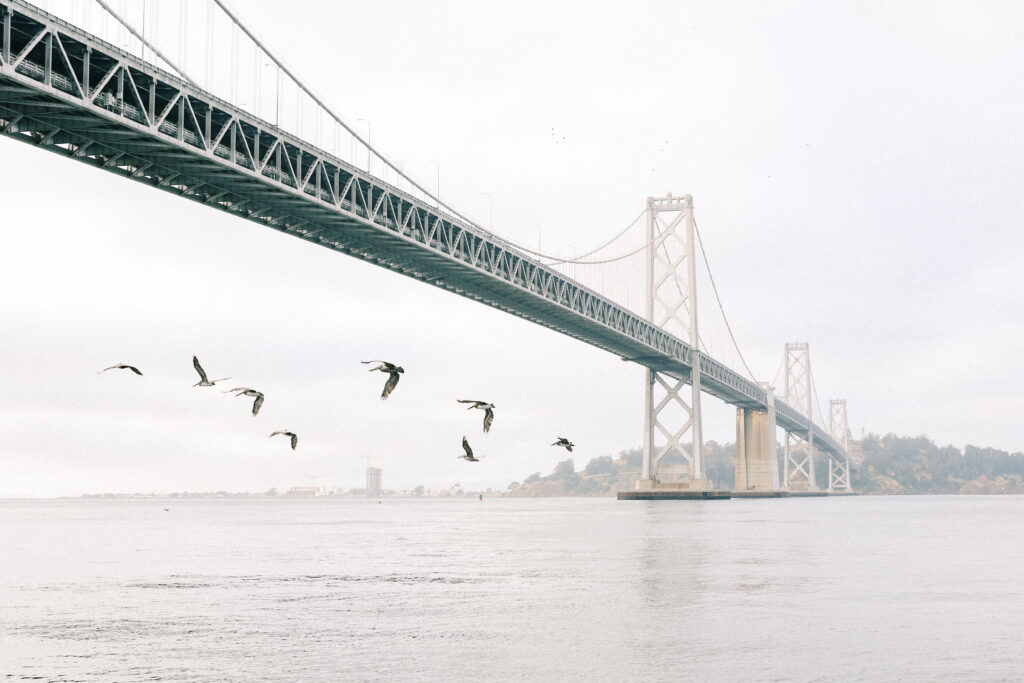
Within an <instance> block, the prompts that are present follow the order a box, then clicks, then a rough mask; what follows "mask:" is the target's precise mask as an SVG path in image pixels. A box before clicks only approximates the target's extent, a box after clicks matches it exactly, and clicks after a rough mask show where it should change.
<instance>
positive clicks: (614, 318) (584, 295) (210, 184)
mask: <svg viewBox="0 0 1024 683" xmlns="http://www.w3.org/2000/svg"><path fill="white" fill-rule="evenodd" d="M0 134H2V135H4V136H7V137H9V138H12V139H15V140H19V141H22V142H25V143H27V144H30V145H33V146H35V147H38V148H40V149H45V150H48V151H51V152H55V153H57V154H61V155H62V156H65V157H67V158H70V159H74V160H76V161H80V162H82V163H86V164H90V165H92V166H95V167H97V168H101V169H103V170H106V171H109V172H111V173H116V174H118V175H121V176H124V177H126V178H130V179H132V180H135V181H137V182H140V183H145V184H147V185H150V186H152V187H156V188H159V189H161V190H164V191H166V192H170V193H173V194H175V195H178V196H180V197H184V198H186V199H191V200H192V201H196V202H201V203H203V204H205V205H207V206H210V207H212V208H215V209H219V210H221V211H225V212H228V213H230V214H233V215H235V216H239V217H241V218H244V219H246V220H249V221H253V222H255V223H258V224H260V225H264V226H266V227H270V228H273V229H275V230H280V231H282V232H287V233H289V234H291V235H294V236H296V237H299V238H301V239H304V240H307V241H309V242H313V243H315V244H319V245H321V246H324V247H327V248H329V249H333V250H335V251H338V252H341V253H344V254H348V255H350V256H354V257H356V258H359V259H361V260H364V261H368V262H371V263H375V264H377V265H380V266H383V267H385V268H388V269H390V270H393V271H396V272H399V273H402V274H404V275H406V276H409V277H412V278H415V279H418V280H421V281H423V282H427V283H430V284H432V285H435V286H437V287H441V288H444V289H446V290H448V291H451V292H454V293H456V294H459V295H461V296H465V297H468V298H471V299H474V300H476V301H480V302H483V303H486V304H487V305H489V306H493V307H495V308H499V309H501V310H504V311H506V312H509V313H512V314H513V315H517V316H519V317H522V318H525V319H527V320H531V321H533V322H535V323H537V324H540V325H544V326H546V327H549V328H551V329H554V330H557V331H559V332H561V333H563V334H566V335H568V336H570V337H573V338H575V339H578V340H581V341H584V342H586V343H588V344H592V345H594V346H597V347H598V348H602V349H605V350H607V351H610V352H612V353H615V354H618V355H620V356H621V357H623V358H624V359H626V360H630V361H635V362H637V363H640V364H642V365H644V366H646V367H648V368H650V369H652V370H655V371H657V372H659V373H663V374H667V375H669V376H671V377H675V378H677V379H685V378H687V377H688V376H689V374H690V368H691V364H692V363H693V361H694V359H695V358H697V362H698V368H699V372H700V375H701V380H702V388H703V390H704V391H707V392H708V393H710V394H712V395H714V396H717V397H718V398H721V399H722V400H723V401H726V402H728V403H732V404H734V405H747V406H753V407H762V408H763V407H764V406H765V404H766V400H767V398H766V395H765V391H764V389H763V388H762V387H760V386H758V385H757V384H756V383H754V382H753V381H751V380H748V379H746V378H744V377H743V376H741V375H739V374H738V373H736V372H734V371H733V370H731V369H730V368H728V367H727V366H725V365H723V364H721V363H719V362H717V361H715V360H713V359H711V358H708V357H707V356H704V355H702V354H697V353H694V350H693V349H692V348H691V347H690V346H689V345H687V344H686V343H684V342H683V341H682V340H680V339H678V338H677V337H675V336H673V335H672V334H670V333H668V332H665V331H664V330H660V329H658V328H657V327H656V326H655V325H653V324H651V323H650V322H648V321H646V320H643V319H642V318H640V317H638V316H636V315H634V314H633V313H632V312H630V311H628V310H626V309H625V308H623V307H621V306H618V305H616V304H614V303H613V302H611V301H609V300H608V299H606V298H604V297H602V296H600V295H599V294H597V293H596V292H594V291H592V290H589V289H587V288H585V287H582V286H580V285H579V284H577V283H576V282H574V281H572V280H569V279H567V278H565V277H564V276H562V275H560V274H559V273H558V272H556V271H554V270H552V269H550V268H547V267H545V266H543V265H541V264H540V263H538V262H537V261H536V260H533V259H531V258H529V257H528V256H526V255H525V254H523V253H522V252H520V251H519V250H517V249H515V248H514V247H512V246H511V245H510V244H508V243H507V242H505V241H504V240H502V239H501V238H499V237H497V236H495V235H493V234H491V233H488V232H487V231H485V230H483V229H481V228H479V227H477V226H474V225H471V224H469V223H467V222H464V221H461V220H459V219H456V218H454V217H452V216H450V215H448V214H446V213H442V212H440V211H438V210H437V209H436V208H433V207H431V206H429V205H428V204H426V203H425V202H423V201H421V200H419V199H417V198H416V197H413V196H412V195H410V194H408V193H406V192H403V191H401V190H399V189H397V188H395V187H393V186H391V185H389V184H387V183H385V182H383V181H382V180H380V179H379V178H376V177H374V176H371V175H369V174H367V173H365V172H362V171H360V170H358V169H356V168H355V167H353V166H352V165H350V164H348V163H346V162H344V161H342V160H340V159H338V158H336V157H334V156H332V155H330V154H327V153H326V152H324V151H323V150H320V149H318V148H316V147H314V146H312V145H310V144H308V143H306V142H304V141H302V140H301V139H298V138H296V137H294V136H292V135H290V134H288V133H286V132H284V131H282V130H280V129H279V128H277V127H275V126H273V125H272V124H270V123H268V122H266V121H264V120H262V119H260V118H258V117H256V116H253V115H251V114H249V113H247V112H245V111H243V110H241V109H239V108H237V107H235V106H233V105H231V104H229V103H228V102H225V101H223V100H221V99H219V98H216V97H214V96H212V95H210V94H209V93H206V92H204V91H202V90H200V89H198V88H196V87H194V86H192V85H190V84H188V83H187V82H185V81H184V80H182V79H181V78H179V77H177V76H174V75H172V74H170V73H168V72H166V71H163V70H161V69H159V68H158V67H155V66H153V65H152V64H149V63H148V62H144V61H142V60H140V59H139V58H137V57H135V56H133V55H131V54H128V53H126V52H124V51H122V50H120V49H118V48H117V47H115V46H113V45H111V44H109V43H107V42H105V41H103V40H100V39H99V38H96V37H95V36H92V35H91V34H88V33H86V32H84V31H82V30H80V29H78V28H77V27H75V26H72V25H70V24H68V23H66V22H64V21H62V20H60V19H57V18H56V17H53V16H52V15H49V14H47V13H46V12H43V11H41V10H39V9H38V8H36V7H35V6H33V5H29V4H28V3H26V2H24V1H23V0H0ZM0 163H3V161H2V157H0ZM775 407H776V412H777V414H778V419H779V424H780V426H782V427H783V428H785V429H787V430H792V431H793V432H794V433H803V434H813V438H814V439H815V442H816V443H819V444H820V445H821V447H823V448H826V449H834V450H835V451H836V452H837V453H838V452H839V445H838V444H836V443H835V442H834V441H833V440H832V439H831V438H830V437H829V436H828V434H827V433H826V431H825V430H824V429H823V428H822V427H820V426H818V425H816V424H814V423H813V421H811V420H809V419H808V418H806V417H805V416H803V415H801V414H800V413H799V412H797V411H796V410H793V409H792V408H790V407H789V406H787V405H785V404H784V403H782V402H777V403H776V406H775Z"/></svg>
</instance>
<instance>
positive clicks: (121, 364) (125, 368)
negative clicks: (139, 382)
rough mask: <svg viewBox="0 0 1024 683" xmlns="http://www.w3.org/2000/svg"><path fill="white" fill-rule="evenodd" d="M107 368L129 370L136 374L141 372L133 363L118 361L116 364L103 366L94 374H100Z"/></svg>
mask: <svg viewBox="0 0 1024 683" xmlns="http://www.w3.org/2000/svg"><path fill="white" fill-rule="evenodd" d="M107 370H131V371H132V372H134V373H135V374H136V375H141V374H142V373H141V372H139V369H138V368H137V367H135V366H134V365H125V364H124V363H118V364H117V365H111V366H110V367H109V368H103V369H102V370H100V371H99V372H97V373H96V374H97V375H101V374H103V373H104V372H106V371H107Z"/></svg>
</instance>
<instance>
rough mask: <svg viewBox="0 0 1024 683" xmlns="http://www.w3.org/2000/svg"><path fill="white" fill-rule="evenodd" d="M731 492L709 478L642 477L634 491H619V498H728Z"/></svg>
mask: <svg viewBox="0 0 1024 683" xmlns="http://www.w3.org/2000/svg"><path fill="white" fill-rule="evenodd" d="M729 496H730V494H729V492H728V491H722V490H719V489H714V488H712V486H711V481H710V480H708V479H690V480H688V481H680V482H665V483H663V482H659V481H651V480H649V479H641V480H640V481H638V482H637V483H636V488H635V489H633V490H632V491H619V493H618V499H619V500H728V499H729Z"/></svg>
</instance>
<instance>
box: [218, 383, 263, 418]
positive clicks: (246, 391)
mask: <svg viewBox="0 0 1024 683" xmlns="http://www.w3.org/2000/svg"><path fill="white" fill-rule="evenodd" d="M232 392H236V393H235V396H251V397H253V398H255V399H256V400H255V401H253V402H252V416H253V417H256V414H257V413H258V412H260V406H262V405H263V394H262V393H261V392H259V391H256V390H255V389H250V388H249V387H235V388H234V389H230V390H228V391H225V392H224V393H225V394H230V393H232Z"/></svg>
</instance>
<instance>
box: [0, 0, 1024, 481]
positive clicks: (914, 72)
mask: <svg viewBox="0 0 1024 683" xmlns="http://www.w3.org/2000/svg"><path fill="white" fill-rule="evenodd" d="M234 4H236V5H238V4H239V3H234ZM239 6H240V9H242V10H243V15H244V17H245V19H246V20H247V21H248V22H249V23H250V24H251V25H252V27H253V28H254V29H255V30H256V32H257V33H258V34H259V35H261V36H262V37H263V38H264V39H265V40H266V41H267V42H268V43H269V44H270V46H271V47H272V48H274V49H275V50H276V51H277V52H278V53H279V54H280V55H281V56H282V57H283V58H284V59H285V61H286V62H287V63H288V64H290V65H292V66H294V67H295V68H296V70H297V71H298V72H299V73H300V74H301V75H302V77H303V78H304V79H305V80H306V81H307V82H308V83H309V84H311V85H312V86H313V87H314V88H315V89H316V90H317V91H318V92H319V93H322V94H323V95H324V97H325V98H326V99H327V100H328V101H329V102H331V103H333V104H334V106H335V107H336V108H337V110H338V111H339V112H340V113H341V114H342V115H343V116H345V117H346V118H347V119H348V120H349V121H351V122H352V123H353V125H364V126H365V124H357V123H356V122H357V120H358V119H365V120H368V121H370V122H371V126H372V137H373V142H374V143H375V145H377V146H379V147H380V148H382V150H383V151H384V152H385V153H387V154H389V155H390V156H392V157H393V158H395V159H398V160H400V162H401V163H402V164H404V166H405V167H406V168H407V169H408V170H409V171H410V172H411V173H412V174H414V175H416V176H418V177H419V178H421V179H423V181H424V184H425V185H428V186H432V185H433V183H434V182H436V176H435V173H436V169H435V166H434V165H433V164H431V163H429V162H430V160H435V161H437V162H438V163H439V165H440V176H441V182H440V185H441V194H442V196H443V197H444V198H445V199H446V200H447V201H449V202H450V203H451V204H452V205H454V206H456V207H458V208H460V209H461V210H462V211H464V212H465V213H467V214H469V215H472V216H475V217H476V218H478V219H479V220H481V221H482V222H484V223H486V222H487V221H488V220H489V200H488V198H487V197H486V195H485V194H484V193H487V194H490V195H491V196H492V197H493V214H494V220H493V222H494V229H495V231H496V232H498V233H499V234H501V235H503V236H506V237H509V238H511V239H514V240H517V241H521V242H524V243H528V244H536V241H537V238H538V232H539V231H541V232H542V234H543V242H544V244H545V245H552V246H553V247H554V246H557V247H559V248H569V247H570V246H571V247H572V248H575V249H576V251H577V252H581V251H583V250H584V249H587V248H589V247H592V246H594V245H596V244H598V243H600V242H603V241H604V240H605V239H606V238H608V237H609V236H611V235H612V234H614V233H615V232H617V231H618V230H619V229H621V228H622V227H623V225H625V223H627V222H628V221H629V220H631V219H632V218H633V216H635V215H636V214H637V213H638V212H639V211H640V209H641V208H642V207H643V204H644V201H645V198H646V197H647V196H649V195H663V194H665V193H666V192H673V193H674V194H686V193H689V194H692V195H693V197H694V203H695V213H696V215H697V218H698V221H699V223H700V226H701V232H702V235H703V238H704V243H705V247H706V249H707V252H708V258H709V259H710V261H711V265H712V268H713V270H714V273H715V278H716V282H717V284H718V288H719V291H720V294H721V297H722V300H723V303H724V305H725V308H726V312H727V314H728V316H729V321H730V323H731V324H732V326H733V330H734V332H735V334H736V337H737V340H738V341H739V344H740V346H741V348H742V349H743V353H744V355H745V356H746V358H747V361H748V362H749V363H750V365H751V368H752V369H753V371H754V372H755V373H756V374H758V375H759V377H760V378H761V379H767V380H770V379H772V378H773V376H774V375H775V372H776V369H777V368H778V365H779V363H780V362H781V360H782V354H783V347H784V344H785V342H787V341H806V342H809V343H810V348H811V364H812V369H813V374H814V381H815V385H816V387H817V392H818V396H819V399H820V400H821V402H822V404H823V408H824V410H826V411H827V409H828V406H827V401H828V399H830V398H845V399H847V401H848V414H849V422H850V427H851V430H852V431H853V432H854V433H855V434H856V435H858V436H859V435H860V433H861V431H862V430H866V431H867V432H876V433H887V432H895V433H898V434H906V435H922V434H923V435H927V436H929V437H930V438H932V439H934V440H936V441H937V442H939V443H940V444H943V445H944V444H949V443H951V444H953V445H955V446H958V447H963V446H964V445H965V444H974V445H979V446H993V447H996V448H1000V449H1004V450H1009V451H1021V450H1022V449H1024V420H1022V419H1021V417H1020V411H1021V408H1022V403H1021V400H1020V395H1021V389H1020V387H1021V386H1024V362H1022V360H1021V357H1020V353H1019V346H1020V341H1021V339H1024V304H1022V303H1021V302H1022V300H1024V298H1022V295H1024V268H1022V265H1024V239H1022V238H1021V236H1020V222H1021V221H1020V218H1019V216H1021V215H1022V209H1024V206H1022V204H1024V192H1022V182H1021V181H1022V178H1024V174H1022V164H1024V135H1022V133H1024V130H1022V129H1024V89H1022V88H1021V87H1020V83H1021V79H1022V77H1024V35H1022V34H1024V16H1022V15H1024V7H1022V6H1021V5H1019V4H1018V3H1010V2H1007V3H996V2H974V1H972V2H961V3H937V2H900V3H882V2H877V3H868V2H859V3H840V2H830V3H819V2H766V3H728V2H707V3H704V2H666V3H626V4H622V3H615V4H614V5H613V4H611V3H583V2H580V3H561V2H543V3H531V2H517V3H504V4H503V5H501V6H495V5H493V4H492V3H481V2H437V3H415V2H407V3H406V2H375V3H352V2H322V3H316V2H299V1H297V0H295V1H293V2H290V3H288V4H287V6H285V5H284V4H276V3H272V2H269V1H263V2H257V1H252V2H246V3H245V4H244V6H243V5H239ZM552 130H554V131H556V132H557V134H558V136H564V140H560V139H559V137H557V136H555V135H552ZM0 232H2V237H3V247H4V248H3V249H2V250H0V377H2V381H0V495H4V496H12V495H77V494H79V493H83V492H101V491H175V490H184V489H188V490H194V491H195V490H211V489H229V490H254V491H256V490H265V489H267V488H269V487H271V486H276V487H278V488H286V487H288V486H294V485H304V484H309V483H311V482H312V481H314V479H315V481H316V483H318V484H328V485H342V486H346V487H351V486H361V485H362V483H363V482H364V475H363V472H364V468H365V466H366V462H367V460H366V458H367V457H368V458H370V460H371V461H372V462H373V463H374V464H376V465H378V466H380V467H382V468H383V469H384V483H385V486H388V487H412V486H415V485H417V484H424V485H425V486H428V487H438V486H446V485H450V484H452V483H454V482H460V483H462V484H463V486H471V487H481V488H486V487H488V486H490V487H494V488H504V486H505V485H507V484H508V482H510V481H513V480H521V479H522V478H523V477H525V476H526V475H528V474H529V473H531V472H534V471H540V472H542V473H545V474H546V473H548V472H550V470H551V469H552V468H553V467H554V465H555V463H556V462H557V461H558V460H561V459H563V458H564V456H565V452H564V451H561V450H560V449H555V448H551V447H549V446H548V444H550V443H551V442H552V441H554V440H555V437H556V436H567V437H569V438H571V439H572V440H573V441H575V442H576V443H577V444H578V448H577V453H576V464H577V466H578V467H582V466H584V465H585V464H586V463H587V462H588V461H589V460H590V459H591V458H593V457H596V456H600V455H605V454H613V453H617V452H618V451H619V450H621V449H623V448H629V447H634V446H638V445H639V444H640V442H641V426H642V420H643V401H642V392H641V390H642V371H641V370H640V369H639V368H638V367H637V366H633V365H630V364H627V363H623V362H622V361H621V360H619V359H618V358H617V357H615V356H613V355H611V354H607V353H605V352H602V351H598V350H596V349H593V348H590V347H587V346H585V345H583V344H580V343H579V342H575V341H573V340H570V339H568V338H565V337H562V336H560V335H558V334H556V333H554V332H551V331H548V330H546V329H542V328H540V327H537V326H535V325H532V324H530V323H527V322H524V321H521V320H519V319H516V318H514V317H512V316H509V315H507V314H504V313H501V312H498V311H496V310H492V309H489V308H487V307H485V306H483V305H481V304H478V303H475V302H471V301H468V300H464V299H461V298H459V297H457V296H453V295H451V294H448V293H446V292H443V291H441V290H438V289H434V288H432V287H430V286H428V285H424V284H421V283H418V282H415V281H412V280H409V279H406V278H403V277H400V276H397V275H395V274H393V273H390V272H388V271H385V270H382V269H380V268H378V267H375V266H370V265H367V264H364V263H362V262H360V261H357V260H355V259H352V258H348V257H345V256H342V255H340V254H337V253H334V252H331V251H329V250H326V249H323V248H320V247H316V246H314V245H310V244H307V243H305V242H302V241H300V240H298V239H295V238H292V237H289V236H287V235H284V234H280V233H277V232H275V231H272V230H268V229H265V228H260V227H258V226H256V225H254V224H250V223H246V222H244V221H242V220H239V219H237V218H233V217H229V216H227V215H224V214H221V213H219V212H216V211H213V210H210V209H207V208H204V207H201V206H198V205H196V204H193V203H191V202H187V201H184V200H181V199H177V198H175V197H173V196H172V195H169V194H165V193H162V192H160V191H157V190H154V189H151V188H147V187H145V186H143V185H140V184H136V183H133V182H130V181H128V180H124V179H121V178H119V177H116V176H114V175H111V174H107V173H103V172H100V171H97V170H95V169H92V168H90V167H87V166H84V165H80V164H76V163H72V162H70V161H68V160H65V159H62V158H60V157H58V156H56V155H51V154H48V153H45V152H41V151H38V150H35V149H32V148H30V147H28V146H26V145H22V144H19V143H17V142H14V141H12V140H10V139H7V138H0ZM193 354H197V355H198V356H199V358H200V360H201V361H202V362H203V364H204V366H205V367H206V369H207V370H208V371H209V373H210V375H211V376H212V377H220V376H224V375H230V376H231V377H232V378H233V379H232V381H231V383H230V386H238V385H247V386H253V387H256V388H258V389H261V390H262V391H263V392H264V393H265V394H266V397H267V398H266V404H265V405H264V408H263V410H262V412H261V413H260V415H259V416H257V417H255V418H253V417H252V416H251V415H250V414H249V406H250V401H249V399H245V398H240V399H235V398H233V397H230V396H228V395H224V394H222V393H220V391H218V389H216V388H191V385H192V384H193V383H194V382H195V381H196V379H197V378H196V376H195V373H194V371H193V370H192V367H191V356H192V355H193ZM371 358H384V359H387V360H392V361H395V362H397V363H400V364H402V365H403V366H404V367H405V368H406V373H405V375H404V376H403V377H402V380H401V383H400V384H399V386H398V388H397V389H396V391H395V393H394V394H393V395H392V397H391V398H390V399H389V400H388V401H380V400H378V396H379V392H380V389H381V387H382V385H383V382H384V379H385V377H384V375H382V374H380V373H373V374H370V373H368V372H367V371H366V367H365V366H363V365H361V364H360V363H359V361H360V360H366V359H371ZM122 361H123V362H128V363H132V364H136V365H138V366H139V367H140V368H141V369H142V371H143V372H144V373H145V376H144V377H141V378H140V377H135V376H134V375H131V374H129V373H123V372H113V371H111V372H108V373H105V374H103V375H96V371H97V370H100V369H102V368H104V367H106V366H108V365H111V364H113V363H116V362H122ZM235 382H237V383H238V384H235ZM456 398H474V399H475V398H481V399H485V400H490V401H493V402H494V403H495V404H496V405H497V406H498V408H497V411H496V412H497V415H496V419H495V423H494V428H493V430H492V432H491V433H490V434H488V435H484V434H482V433H481V432H480V418H481V415H480V413H479V412H478V411H471V412H468V413H467V412H466V411H465V410H463V409H462V406H459V405H458V404H456V403H455V399H456ZM734 418H735V412H734V409H733V408H732V407H730V406H727V405H723V404H721V403H719V402H717V401H714V400H710V399H706V403H705V436H706V438H708V439H714V440H717V441H720V442H727V441H728V442H731V441H733V440H734V439H735V434H734ZM284 428H289V429H292V430H293V431H295V432H297V433H298V434H299V437H300V443H299V448H298V450H297V451H295V452H292V451H291V450H289V449H288V447H287V444H286V443H285V442H284V441H283V440H279V439H280V437H277V438H275V439H268V438H267V436H268V434H269V433H270V432H271V431H273V430H275V429H284ZM463 434H466V435H467V436H469V438H470V441H471V443H472V444H473V446H474V449H475V450H476V451H477V452H478V453H482V454H484V455H486V456H487V458H486V459H485V460H484V461H482V462H480V463H476V464H471V463H466V462H464V461H462V460H457V459H456V456H457V455H459V453H460V452H461V448H460V441H461V438H462V435H463ZM780 434H781V433H780ZM720 483H722V484H725V485H729V484H730V483H731V482H720Z"/></svg>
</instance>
